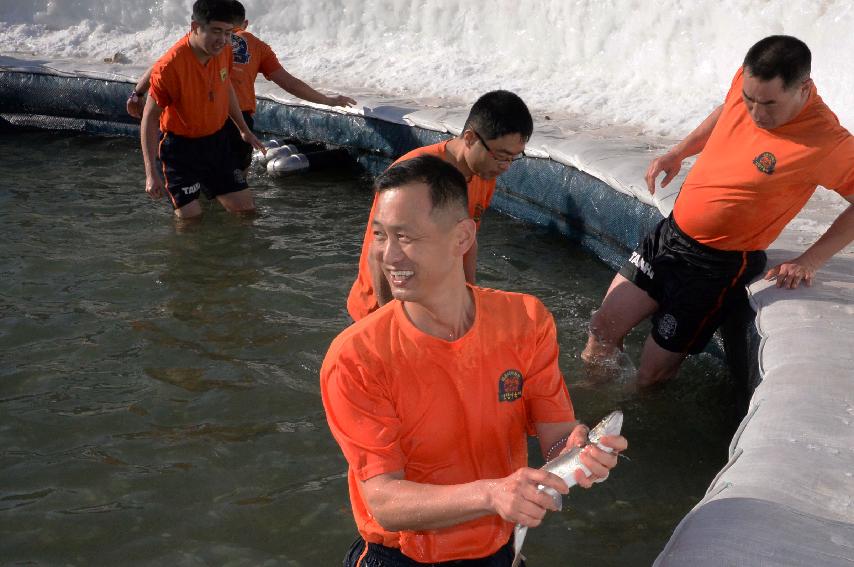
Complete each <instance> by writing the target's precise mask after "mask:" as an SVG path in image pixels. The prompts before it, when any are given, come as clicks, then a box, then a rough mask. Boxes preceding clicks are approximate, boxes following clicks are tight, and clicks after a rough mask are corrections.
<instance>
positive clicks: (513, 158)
mask: <svg viewBox="0 0 854 567" xmlns="http://www.w3.org/2000/svg"><path fill="white" fill-rule="evenodd" d="M471 131H472V132H474V135H475V136H477V139H478V140H480V143H481V144H483V147H484V149H485V150H486V153H488V154H489V157H491V158H492V159H494V160H495V161H497V162H499V163H512V162H514V161H517V160H520V159H522V158H523V157H525V154H516V155H515V156H511V157H498V156H497V155H495V152H493V151H492V149H491V148H490V147H489V146H488V145H487V144H486V140H484V139H483V136H481V135H480V134H478V133H477V130H475V129H474V128H472V130H471Z"/></svg>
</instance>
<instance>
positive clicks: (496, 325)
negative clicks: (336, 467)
mask: <svg viewBox="0 0 854 567" xmlns="http://www.w3.org/2000/svg"><path fill="white" fill-rule="evenodd" d="M376 192H377V199H376V206H375V208H374V216H373V218H372V221H371V230H372V234H373V240H372V243H371V246H370V253H371V255H372V256H373V257H374V258H375V260H376V261H377V263H378V264H379V265H380V268H381V269H382V271H383V274H384V277H386V278H387V279H388V281H389V284H390V286H391V292H392V295H393V297H394V300H392V301H391V302H389V303H387V304H385V305H384V306H382V307H380V308H379V309H378V310H377V311H375V312H373V313H371V314H370V315H368V316H367V317H365V318H363V319H361V320H360V321H357V322H356V323H354V324H353V325H351V326H350V327H349V328H348V329H346V330H345V331H344V332H342V333H341V334H340V335H339V336H338V337H337V338H336V339H335V340H334V341H333V342H332V345H331V346H330V347H329V351H328V352H327V354H326V358H325V359H324V361H323V366H322V368H321V371H320V386H321V395H322V397H323V405H324V408H325V409H326V414H327V421H328V422H329V427H330V429H331V431H332V434H333V435H334V437H335V439H336V440H337V441H338V443H339V445H340V446H341V449H342V451H343V453H344V456H345V458H346V459H347V463H348V465H349V471H348V482H349V488H350V501H351V504H352V508H353V515H354V517H355V520H356V524H357V528H358V530H359V534H360V537H359V539H357V540H356V542H355V543H354V544H353V546H352V547H351V549H350V551H349V552H348V554H347V558H346V560H345V562H344V565H345V566H347V567H378V566H380V565H382V566H384V567H416V566H419V565H431V566H438V565H442V566H444V565H448V566H450V565H461V564H465V565H478V566H481V567H509V566H510V564H511V562H512V560H513V551H512V541H511V534H512V532H513V526H514V524H517V523H520V524H523V525H526V526H536V525H538V524H539V523H540V521H541V520H542V518H543V516H544V515H545V513H546V511H547V510H550V509H553V507H554V503H553V501H552V500H551V499H550V498H549V497H548V496H547V495H546V494H545V493H543V492H542V491H541V490H538V488H537V486H538V485H540V484H542V485H545V486H549V487H552V488H554V489H555V490H557V491H559V492H562V493H564V494H565V493H566V492H567V487H566V484H565V483H564V482H563V481H562V480H560V478H559V477H557V476H555V475H553V474H551V473H548V472H546V471H543V470H541V469H533V468H529V467H528V466H527V463H528V455H527V434H529V433H530V434H536V435H537V436H538V438H539V445H540V448H541V450H542V452H543V455H544V456H545V457H546V458H550V457H551V458H553V457H556V456H557V455H559V454H560V453H561V452H563V451H566V450H569V449H571V448H572V447H575V446H577V445H579V444H581V441H583V440H584V439H585V438H586V434H587V428H586V427H585V426H584V425H581V424H579V423H578V422H577V421H576V420H575V416H574V412H573V407H572V403H571V401H570V398H569V393H568V392H567V389H566V385H565V383H564V379H563V376H562V374H561V372H560V369H559V368H558V363H557V361H558V344H557V338H556V332H555V325H554V320H553V319H552V316H551V314H550V313H549V312H548V310H546V308H545V307H544V306H543V304H542V303H541V302H540V301H539V300H537V299H536V298H535V297H532V296H530V295H524V294H520V293H508V292H502V291H498V290H492V289H485V288H479V287H476V286H473V285H471V284H469V283H467V282H466V278H465V273H464V270H463V256H464V255H465V253H466V252H467V251H468V249H469V248H470V247H471V245H472V244H473V242H474V240H475V231H476V229H475V221H474V220H473V219H472V218H471V217H470V216H469V204H468V195H467V188H466V182H465V178H464V177H463V175H462V174H461V173H460V172H459V170H458V169H457V168H455V167H454V166H453V165H451V164H449V163H448V162H446V161H444V160H442V159H440V158H437V157H435V156H421V157H416V158H413V159H411V160H406V161H403V162H400V163H399V164H397V165H395V166H392V167H391V168H390V169H389V170H387V171H386V172H385V173H383V174H382V175H380V176H379V177H378V178H377V181H376ZM603 442H604V444H605V445H607V446H609V447H610V448H611V449H613V450H615V451H617V452H619V451H622V450H624V449H625V448H626V440H625V438H623V437H622V436H611V437H605V438H603ZM550 453H551V454H550ZM582 460H583V462H584V464H585V466H587V467H588V468H589V469H590V470H591V471H592V476H591V477H585V476H584V475H583V474H581V473H580V472H579V473H578V474H577V475H576V477H577V478H576V480H578V481H579V484H580V485H581V486H583V487H585V488H589V487H590V486H591V483H592V482H593V481H595V480H597V479H601V478H604V477H606V476H607V475H608V471H609V470H610V469H611V468H613V467H614V466H615V465H616V462H617V458H616V455H615V454H614V453H607V452H605V451H602V450H601V449H600V448H598V447H595V446H588V447H587V448H585V449H584V450H583V453H582ZM459 560H477V561H476V562H472V563H468V562H466V563H456V561H459ZM446 562H448V563H446Z"/></svg>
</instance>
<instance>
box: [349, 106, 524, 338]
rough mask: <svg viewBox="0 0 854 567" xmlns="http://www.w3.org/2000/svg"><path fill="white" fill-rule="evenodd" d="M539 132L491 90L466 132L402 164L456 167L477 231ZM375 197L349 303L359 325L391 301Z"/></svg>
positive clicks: (471, 254)
mask: <svg viewBox="0 0 854 567" xmlns="http://www.w3.org/2000/svg"><path fill="white" fill-rule="evenodd" d="M533 131H534V121H533V118H531V113H530V112H529V111H528V107H527V106H526V105H525V103H524V102H523V101H522V99H521V98H519V96H517V95H516V94H514V93H511V92H509V91H502V90H498V91H491V92H488V93H486V94H485V95H483V96H481V97H480V98H479V99H477V101H476V102H475V103H474V105H473V106H472V108H471V111H470V112H469V116H468V118H467V119H466V122H465V125H464V126H463V132H462V133H461V134H460V135H459V136H457V137H456V138H453V139H451V140H447V141H445V142H440V143H438V144H433V145H431V146H425V147H423V148H417V149H415V150H412V151H411V152H409V153H408V154H405V155H404V156H403V157H401V158H400V159H398V160H397V162H395V163H400V162H402V161H405V160H407V159H411V158H413V157H416V156H421V155H434V156H437V157H439V158H441V159H443V160H444V161H446V162H448V163H450V164H451V165H453V166H454V167H456V168H457V169H458V170H459V171H460V173H462V174H463V176H464V177H465V179H466V183H467V184H468V202H469V216H470V217H471V218H472V219H473V220H474V222H475V226H476V228H480V221H481V218H482V216H483V213H484V212H485V211H486V208H487V207H488V206H489V203H490V201H491V200H492V195H493V193H494V192H495V180H496V178H497V177H498V176H499V175H501V174H502V173H504V172H505V171H507V170H508V169H510V165H511V164H512V163H513V161H515V160H517V159H519V158H521V157H522V152H524V151H525V144H526V143H527V142H528V140H529V139H530V137H531V134H532V133H533ZM375 207H376V198H375V199H374V204H373V205H372V206H371V212H370V214H369V215H368V226H367V229H366V230H365V238H364V241H363V243H362V253H361V255H360V257H359V273H358V275H357V276H356V281H355V282H354V283H353V286H352V288H351V289H350V295H349V297H348V298H347V311H348V312H349V313H350V316H351V317H352V318H353V320H354V321H358V320H359V319H361V318H363V317H365V316H366V315H367V314H368V313H371V312H372V311H375V310H376V309H378V308H379V307H381V306H382V305H384V304H385V303H387V302H388V301H390V300H391V292H390V290H389V285H388V282H387V281H386V280H385V278H384V277H383V275H382V270H381V269H380V267H379V266H378V264H377V263H376V262H375V261H374V260H372V258H371V255H370V254H369V249H370V245H371V242H372V241H373V232H372V231H373V229H372V228H371V222H372V219H373V216H374V208H375ZM463 266H464V269H465V275H466V281H468V282H469V283H474V282H475V273H476V267H477V239H475V241H474V243H473V244H472V246H471V248H470V249H469V251H468V252H467V253H466V255H465V257H464V258H463Z"/></svg>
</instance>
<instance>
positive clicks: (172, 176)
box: [159, 120, 249, 209]
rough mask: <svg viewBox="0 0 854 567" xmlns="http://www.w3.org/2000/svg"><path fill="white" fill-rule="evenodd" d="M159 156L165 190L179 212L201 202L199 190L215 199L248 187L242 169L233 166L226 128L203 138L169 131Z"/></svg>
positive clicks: (163, 140)
mask: <svg viewBox="0 0 854 567" xmlns="http://www.w3.org/2000/svg"><path fill="white" fill-rule="evenodd" d="M228 123H231V120H228ZM159 154H160V161H161V163H162V164H163V178H164V182H165V184H166V189H167V191H169V196H170V197H171V198H172V206H173V207H175V208H176V209H180V208H181V207H183V206H185V205H187V204H189V203H192V202H193V201H195V200H196V199H198V198H199V192H200V191H201V192H203V193H204V194H205V197H207V198H208V199H213V198H215V197H217V196H219V195H226V194H228V193H234V192H236V191H242V190H243V189H246V188H247V187H249V185H247V184H246V178H245V177H244V175H243V169H242V168H240V167H238V166H237V165H236V164H235V163H234V159H233V157H232V154H231V145H230V144H229V141H228V134H227V132H226V129H225V127H224V126H223V127H222V128H220V129H219V130H218V131H217V132H215V133H213V134H211V135H210V136H203V137H201V138H185V137H184V136H176V135H175V134H172V133H169V132H167V133H166V134H165V135H163V136H161V138H160V152H159Z"/></svg>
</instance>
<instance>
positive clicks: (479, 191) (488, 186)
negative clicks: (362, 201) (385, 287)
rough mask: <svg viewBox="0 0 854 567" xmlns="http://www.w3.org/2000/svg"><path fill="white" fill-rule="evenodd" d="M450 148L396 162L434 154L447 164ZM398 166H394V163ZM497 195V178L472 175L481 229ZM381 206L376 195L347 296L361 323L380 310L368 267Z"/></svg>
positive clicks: (417, 152) (429, 149)
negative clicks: (485, 213)
mask: <svg viewBox="0 0 854 567" xmlns="http://www.w3.org/2000/svg"><path fill="white" fill-rule="evenodd" d="M447 145H448V140H446V141H444V142H439V143H438V144H433V145H431V146H424V147H422V148H416V149H414V150H412V151H411V152H409V153H407V154H404V155H403V156H402V157H401V158H400V159H398V160H397V161H395V162H394V163H395V164H396V163H400V162H402V161H406V160H408V159H412V158H415V157H418V156H424V155H430V156H438V157H440V158H441V159H444V160H446V161H447V158H446V155H447V153H446V152H447ZM392 165H394V164H392ZM494 193H495V179H484V178H483V177H479V176H477V175H472V177H471V179H469V181H468V198H469V215H470V216H471V218H472V219H474V222H475V224H477V227H478V228H480V220H481V218H482V217H483V212H484V211H485V210H486V208H487V207H488V206H489V202H490V201H492V195H493V194H494ZM376 206H377V198H376V195H374V202H373V204H372V205H371V213H370V214H369V215H368V226H367V228H366V229H365V239H364V241H363V242H362V253H361V254H360V256H359V273H358V275H357V276H356V281H355V282H353V287H351V288H350V295H349V296H348V297H347V311H348V312H349V313H350V317H352V318H353V320H354V321H358V320H359V319H361V318H362V317H365V316H366V315H367V314H368V313H371V312H372V311H376V309H377V308H378V307H379V304H378V303H377V298H376V296H375V295H374V284H373V281H371V269H370V268H369V267H368V256H369V254H370V248H371V243H372V242H373V241H374V233H373V230H372V227H371V223H372V222H373V220H374V210H375V209H376Z"/></svg>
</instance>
